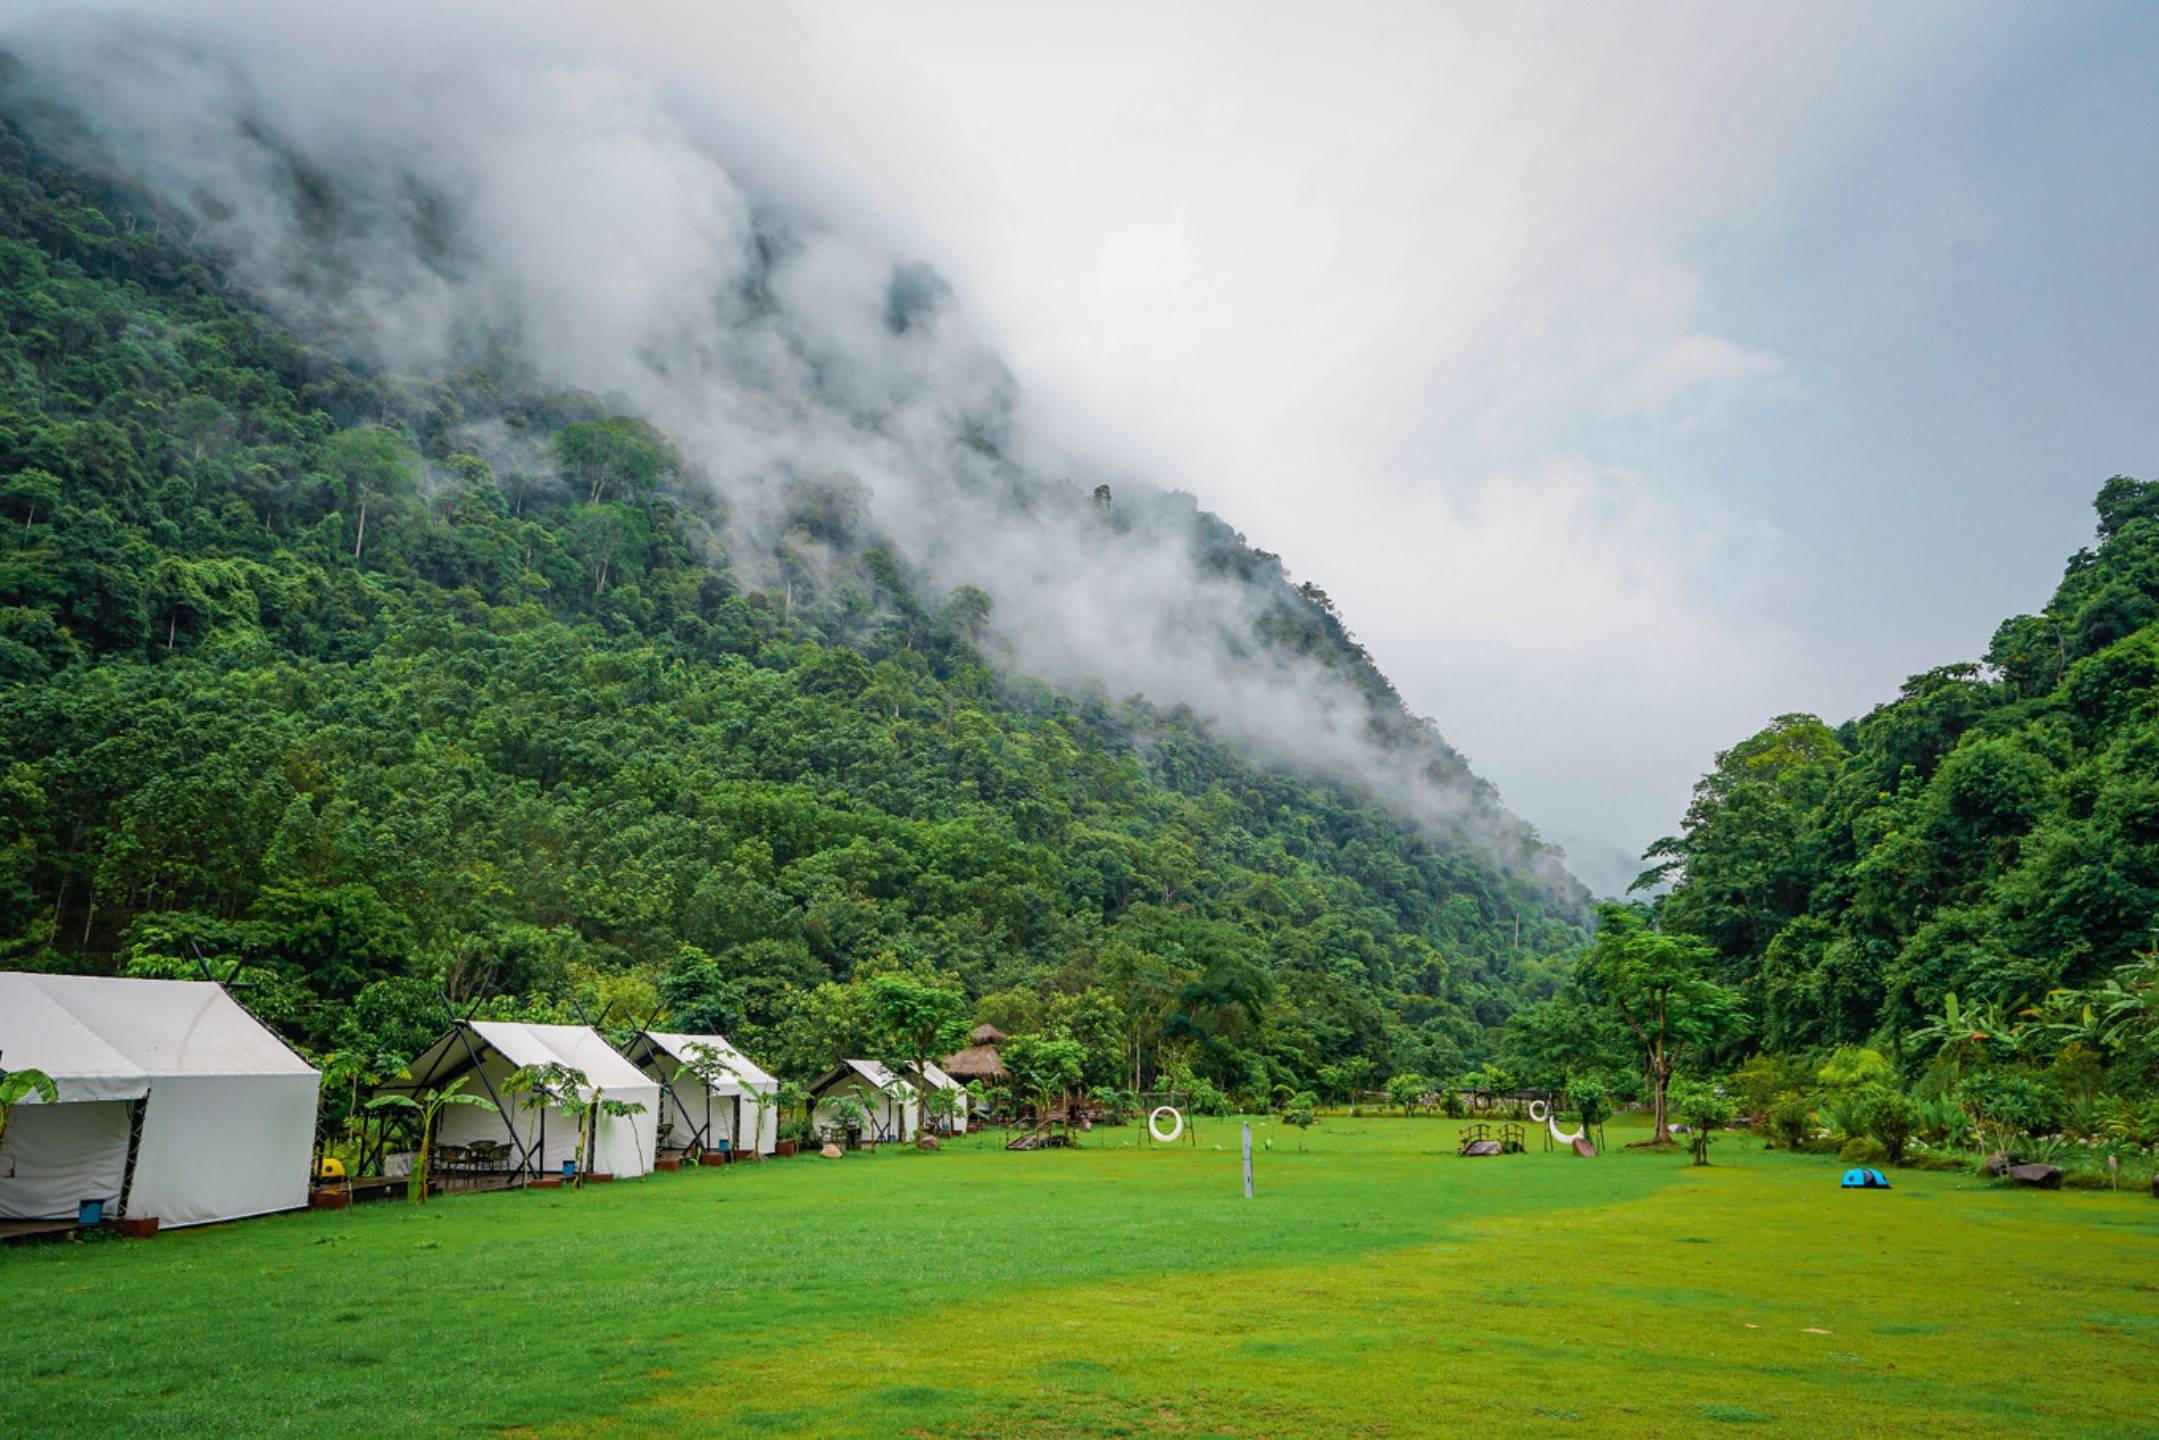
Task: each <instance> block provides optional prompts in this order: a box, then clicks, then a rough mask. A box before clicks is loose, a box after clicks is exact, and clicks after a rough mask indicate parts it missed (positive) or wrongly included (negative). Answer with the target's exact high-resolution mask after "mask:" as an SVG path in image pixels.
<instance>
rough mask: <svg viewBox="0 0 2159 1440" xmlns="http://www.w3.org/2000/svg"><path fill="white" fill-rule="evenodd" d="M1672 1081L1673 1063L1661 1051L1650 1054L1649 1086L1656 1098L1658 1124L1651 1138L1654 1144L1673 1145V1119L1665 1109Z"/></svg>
mask: <svg viewBox="0 0 2159 1440" xmlns="http://www.w3.org/2000/svg"><path fill="white" fill-rule="evenodd" d="M1671 1081H1672V1062H1671V1061H1670V1060H1668V1059H1666V1058H1665V1056H1664V1054H1663V1053H1662V1052H1661V1051H1652V1052H1650V1056H1649V1085H1650V1090H1651V1093H1652V1095H1653V1097H1654V1104H1655V1115H1656V1122H1657V1128H1656V1131H1655V1133H1654V1134H1652V1135H1651V1136H1650V1140H1651V1142H1652V1143H1653V1144H1657V1145H1669V1144H1671V1143H1672V1117H1671V1114H1670V1112H1669V1111H1668V1110H1667V1109H1666V1107H1665V1091H1666V1089H1667V1087H1668V1086H1669V1085H1670V1084H1671Z"/></svg>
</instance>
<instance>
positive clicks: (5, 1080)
mask: <svg viewBox="0 0 2159 1440" xmlns="http://www.w3.org/2000/svg"><path fill="white" fill-rule="evenodd" d="M32 1095H35V1096H37V1097H38V1098H39V1099H40V1100H43V1101H44V1102H45V1103H46V1104H47V1105H57V1104H59V1103H60V1087H59V1086H57V1085H55V1084H53V1083H52V1076H50V1075H47V1074H46V1073H45V1072H44V1071H42V1070H32V1069H29V1068H27V1067H26V1068H24V1069H21V1070H8V1071H0V1147H4V1146H5V1145H6V1144H7V1126H8V1120H9V1118H10V1117H11V1116H13V1115H14V1113H15V1107H16V1106H17V1105H20V1104H21V1103H22V1102H23V1101H25V1100H28V1099H29V1098H30V1097H31V1096H32ZM7 1173H8V1175H9V1176H11V1177H12V1176H13V1175H14V1174H15V1162H14V1161H13V1160H12V1159H11V1160H9V1161H8V1169H7Z"/></svg>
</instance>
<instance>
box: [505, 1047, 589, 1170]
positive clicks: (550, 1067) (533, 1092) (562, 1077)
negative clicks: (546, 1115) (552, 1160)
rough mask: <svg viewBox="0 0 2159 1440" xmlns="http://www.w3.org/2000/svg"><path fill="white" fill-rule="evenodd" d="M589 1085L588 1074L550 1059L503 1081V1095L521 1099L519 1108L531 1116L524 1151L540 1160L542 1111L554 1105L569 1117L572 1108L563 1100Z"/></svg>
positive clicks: (516, 1072)
mask: <svg viewBox="0 0 2159 1440" xmlns="http://www.w3.org/2000/svg"><path fill="white" fill-rule="evenodd" d="M584 1083H585V1072H584V1071H582V1070H576V1069H572V1068H571V1067H570V1066H568V1065H565V1064H563V1063H562V1062H561V1061H560V1060H547V1061H543V1062H542V1063H540V1064H538V1065H520V1066H518V1067H517V1068H516V1069H515V1070H512V1071H511V1072H510V1074H509V1078H507V1079H506V1080H504V1081H503V1082H502V1093H503V1094H505V1095H515V1096H516V1097H517V1108H518V1109H520V1110H523V1111H525V1112H527V1114H528V1115H529V1116H530V1118H529V1119H528V1120H526V1122H525V1144H524V1150H525V1153H526V1154H527V1155H531V1156H535V1157H537V1156H538V1155H539V1153H540V1135H539V1131H540V1118H541V1115H540V1112H541V1111H543V1110H545V1109H546V1108H547V1107H548V1106H550V1105H553V1106H554V1107H555V1108H556V1109H558V1110H561V1111H562V1112H563V1113H564V1114H565V1115H567V1114H569V1113H570V1110H569V1107H568V1106H567V1105H565V1104H563V1100H562V1097H563V1096H565V1095H571V1096H574V1095H576V1094H577V1092H578V1088H579V1087H580V1086H582V1085H583V1084H584Z"/></svg>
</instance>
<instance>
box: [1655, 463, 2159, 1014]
mask: <svg viewBox="0 0 2159 1440" xmlns="http://www.w3.org/2000/svg"><path fill="white" fill-rule="evenodd" d="M2096 508H2097V511H2098V516H2099V534H2098V544H2097V546H2096V548H2094V549H2089V550H2083V551H2079V552H2078V553H2077V554H2076V555H2075V556H2073V557H2071V559H2070V561H2069V566H2068V571H2067V574H2066V575H2064V577H2063V579H2062V583H2061V586H2060V588H2058V589H2057V590H2056V591H2055V593H2054V597H2053V599H2052V601H2051V602H2050V603H2049V604H2048V605H2047V607H2046V608H2045V609H2044V610H2043V611H2041V612H2040V613H2039V614H2037V615H2020V616H2017V617H2016V618H2014V619H2012V620H2009V621H2007V622H2005V623H2004V624H2003V625H2002V626H2001V627H2000V629H1999V630H1997V631H1996V633H1995V636H1994V640H1993V643H1992V644H1991V645H1990V646H1989V647H1988V650H1987V653H1986V657H1985V660H1984V662H1983V663H1981V664H1965V665H1951V666H1945V667H1943V668H1941V669H1938V670H1930V671H1928V672H1927V673H1925V674H1923V675H1918V676H1914V677H1913V678H1912V679H1911V680H1909V681H1908V682H1906V684H1905V687H1904V690H1903V693H1902V694H1901V695H1900V696H1899V697H1898V698H1897V699H1896V700H1894V701H1892V702H1891V703H1889V704H1886V705H1883V706H1881V707H1880V708H1878V709H1876V710H1874V711H1873V712H1872V713H1870V714H1868V715H1867V716H1865V717H1864V718H1862V719H1859V720H1857V721H1853V722H1850V723H1847V724H1845V725H1843V726H1840V727H1838V728H1836V729H1831V728H1830V727H1829V726H1827V725H1825V724H1823V723H1822V722H1821V721H1820V720H1818V719H1816V718H1815V717H1813V716H1811V715H1787V716H1783V717H1781V718H1779V719H1778V720H1777V721H1776V722H1775V723H1774V724H1772V725H1771V726H1770V727H1769V728H1768V729H1766V730H1763V731H1762V732H1761V733H1760V734H1758V735H1754V736H1751V737H1749V738H1748V739H1746V740H1744V741H1741V742H1740V743H1739V744H1738V745H1736V746H1734V747H1733V748H1732V749H1731V750H1729V751H1727V752H1725V753H1724V754H1722V755H1720V756H1719V757H1718V760H1717V766H1716V768H1715V769H1714V770H1713V771H1711V772H1710V773H1709V774H1708V775H1707V776H1705V777H1704V778H1703V780H1702V781H1701V783H1700V784H1699V785H1698V786H1697V787H1696V790H1695V797H1694V803H1693V805H1692V807H1691V808H1690V809H1689V811H1688V813H1687V822H1686V828H1685V829H1684V830H1683V831H1682V832H1681V833H1680V834H1679V835H1677V836H1675V837H1673V838H1671V839H1668V840H1664V841H1661V842H1659V844H1658V846H1657V848H1656V849H1655V850H1654V851H1653V852H1652V857H1651V858H1653V859H1657V860H1659V861H1660V862H1661V863H1660V865H1659V867H1658V868H1657V869H1655V870H1653V871H1651V872H1650V873H1649V875H1647V876H1645V877H1644V879H1645V880H1650V881H1654V880H1657V879H1664V878H1672V879H1674V880H1676V884H1675V885H1674V886H1673V888H1672V890H1671V891H1670V893H1669V895H1667V896H1666V897H1665V898H1664V899H1663V901H1662V903H1661V910H1662V914H1663V918H1664V920H1665V923H1666V924H1667V925H1668V926H1670V927H1672V928H1674V929H1678V930H1684V931H1688V932H1691V933H1693V934H1696V935H1699V936H1701V937H1703V938H1705V939H1707V940H1709V941H1711V942H1713V943H1714V944H1715V946H1716V948H1717V950H1718V952H1719V953H1720V955H1721V956H1722V957H1723V962H1724V965H1725V969H1726V976H1725V978H1726V979H1727V980H1728V981H1729V982H1730V983H1733V984H1735V985H1737V986H1739V987H1740V988H1741V989H1742V991H1743V992H1744V994H1745V995H1746V996H1747V998H1748V1001H1749V1005H1750V1008H1751V1009H1752V1010H1753V1011H1754V1012H1755V1017H1756V1023H1757V1026H1758V1039H1759V1041H1760V1043H1761V1044H1762V1045H1763V1046H1765V1047H1766V1048H1770V1049H1774V1050H1780V1051H1790V1050H1798V1049H1805V1048H1809V1047H1814V1046H1820V1045H1828V1044H1837V1043H1859V1042H1862V1041H1866V1040H1869V1039H1872V1038H1880V1039H1883V1040H1885V1041H1888V1042H1895V1041H1897V1040H1898V1039H1899V1038H1900V1037H1901V1036H1902V1035H1903V1034H1905V1033H1906V1032H1908V1031H1910V1030H1913V1029H1915V1028H1918V1027H1920V1026H1921V1025H1923V1024H1924V1023H1926V1021H1927V1019H1928V1017H1933V1016H1937V1015H1939V1013H1940V1012H1941V1010H1942V1008H1943V1006H1944V1004H1945V1001H1946V999H1947V997H1948V996H1949V995H1951V994H1952V993H1954V994H1956V995H1958V996H1959V997H1960V999H1961V1001H1962V1003H1963V1005H1964V1007H1965V1009H1966V1010H1967V1011H1968V1010H1970V1009H1971V1007H1973V1006H1974V1005H1986V1006H1999V1007H2001V1011H2002V1013H2012V1014H2013V1013H2015V1012H2018V1011H2022V1010H2026V1009H2027V1008H2028V1007H2029V1006H2031V1005H2032V1004H2035V1003H2036V1002H2040V1001H2043V1000H2044V999H2045V997H2046V995H2047V994H2048V992H2050V991H2053V990H2056V989H2060V988H2063V987H2081V986H2089V985H2093V984H2095V983H2097V982H2099V981H2101V980H2103V979H2104V978H2105V977H2106V976H2107V975H2108V973H2109V972H2110V971H2111V970H2113V969H2114V968H2115V967H2117V966H2120V965H2123V964H2126V963H2127V962H2129V961H2130V960H2131V959H2133V958H2134V957H2135V955H2136V954H2137V952H2139V951H2142V950H2148V949H2149V948H2150V946H2151V943H2152V930H2153V927H2154V924H2155V923H2159V484H2153V483H2150V482H2142V481H2137V480H2132V479H2127V478H2116V479H2113V480H2110V481H2108V482H2107V484H2106V485H2105V486H2104V487H2103V488H2102V489H2101V490H2100V492H2099V496H2098V499H2097V502H2096ZM1951 1028H1952V1029H1954V1028H1957V1027H1956V1026H1955V1024H1954V1022H1952V1025H1951ZM1966 1028H1969V1027H1966Z"/></svg>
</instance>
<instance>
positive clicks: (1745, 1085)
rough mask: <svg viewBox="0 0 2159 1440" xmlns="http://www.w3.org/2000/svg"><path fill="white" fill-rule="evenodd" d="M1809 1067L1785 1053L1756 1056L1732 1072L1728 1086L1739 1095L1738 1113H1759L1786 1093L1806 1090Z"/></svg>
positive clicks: (1766, 1113)
mask: <svg viewBox="0 0 2159 1440" xmlns="http://www.w3.org/2000/svg"><path fill="white" fill-rule="evenodd" d="M1810 1070H1811V1067H1809V1066H1808V1065H1806V1064H1805V1063H1804V1062H1802V1061H1799V1060H1795V1059H1793V1058H1792V1057H1790V1056H1788V1055H1767V1054H1764V1055H1757V1056H1755V1057H1754V1058H1753V1059H1751V1060H1749V1061H1748V1062H1747V1063H1746V1064H1744V1065H1742V1066H1740V1067H1739V1068H1738V1069H1737V1070H1734V1071H1733V1072H1732V1079H1731V1088H1732V1092H1733V1094H1735V1095H1737V1096H1738V1097H1739V1108H1740V1113H1741V1114H1745V1115H1763V1116H1766V1115H1768V1114H1769V1112H1770V1111H1771V1110H1773V1109H1775V1108H1776V1104H1777V1102H1778V1101H1779V1100H1781V1099H1783V1098H1784V1097H1785V1096H1786V1095H1790V1094H1796V1093H1798V1092H1800V1091H1803V1090H1806V1089H1808V1088H1809V1087H1810V1086H1811V1084H1812V1081H1813V1076H1812V1074H1811V1073H1810Z"/></svg>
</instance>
